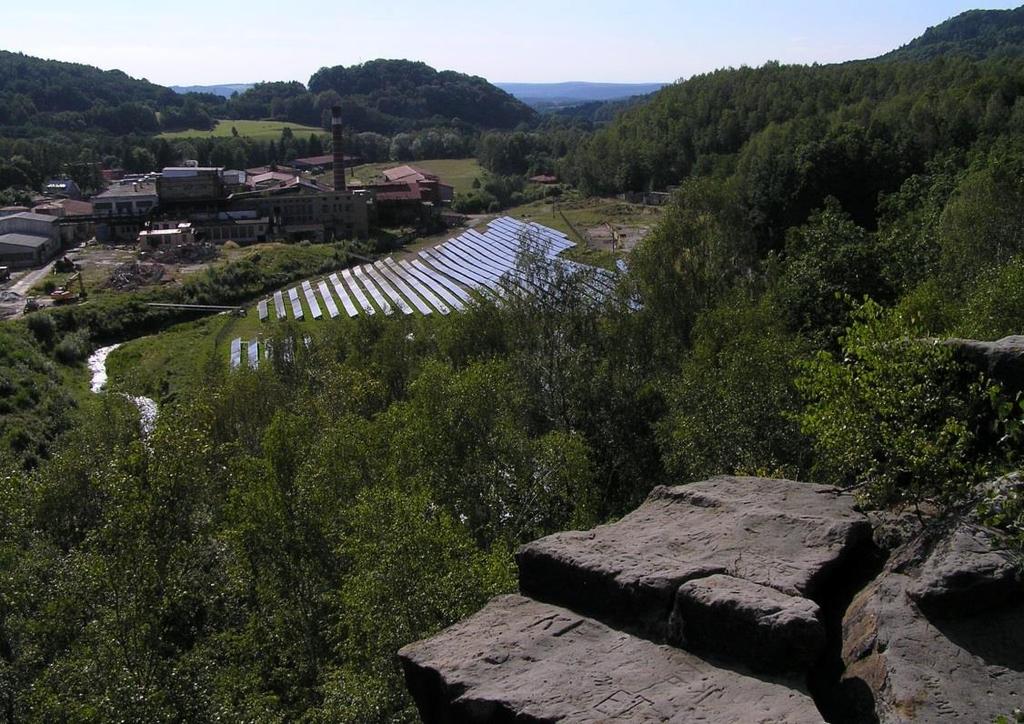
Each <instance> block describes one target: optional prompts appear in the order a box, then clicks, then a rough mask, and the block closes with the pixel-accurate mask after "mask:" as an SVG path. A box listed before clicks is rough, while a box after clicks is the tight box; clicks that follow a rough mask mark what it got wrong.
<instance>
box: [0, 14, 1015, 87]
mask: <svg viewBox="0 0 1024 724" xmlns="http://www.w3.org/2000/svg"><path fill="white" fill-rule="evenodd" d="M1018 2H1020V0H1018ZM1015 5H1016V3H1013V2H1006V3H1000V2H980V1H978V0H967V1H965V2H958V1H956V0H815V1H810V0H764V1H763V2H755V1H749V2H741V1H740V0H646V1H632V2H630V1H629V0H508V1H507V2H492V1H491V0H472V1H469V0H440V1H439V2H424V1H423V0H382V1H375V0H360V1H359V2H355V1H352V0H335V2H331V3H327V2H312V3H299V2H282V1H281V0H275V1H274V2H264V1H263V0H247V1H246V2H235V1H234V0H231V1H220V0H206V2H196V1H194V0H174V1H173V2H171V1H168V0H131V1H129V0H97V1H96V2H88V3H87V2H81V0H76V1H75V2H68V1H65V0H50V1H49V2H46V3H41V2H40V3H29V2H17V3H14V2H12V3H10V6H9V7H5V8H4V17H3V21H2V22H0V48H2V49H5V50H14V51H21V52H24V53H27V54H29V55H36V56H42V57H45V58H55V59H58V60H70V61H77V62H82V63H89V64H91V65H98V66H100V67H101V68H106V69H109V68H120V69H121V70H123V71H125V72H126V73H128V74H129V75H133V76H136V77H144V78H148V79H149V80H151V81H154V82H156V83H161V84H164V85H172V84H181V85H186V84H188V85H190V84H213V83H240V82H251V81H258V80H300V81H302V82H306V81H308V80H309V76H310V75H311V74H312V73H313V72H314V71H315V70H316V69H317V68H320V67H321V66H325V65H351V64H353V63H360V62H363V61H366V60H372V59H374V58H409V59H411V60H422V61H424V62H426V63H428V64H430V65H432V66H434V67H435V68H438V69H451V70H458V71H461V72H464V73H472V74H474V75H481V76H484V77H485V78H488V79H489V80H492V81H533V82H553V81H563V80H590V81H615V82H641V81H670V80H676V79H678V78H682V77H688V76H690V75H693V74H694V73H700V72H702V71H707V70H713V69H715V68H720V67H724V66H738V65H742V64H747V65H760V64H761V63H763V62H764V61H766V60H780V61H782V62H800V63H808V62H813V61H818V62H823V63H825V62H833V61H840V60H850V59H853V58H864V57H870V56H874V55H879V54H881V53H884V52H886V51H888V50H891V49H893V48H895V47H898V46H900V45H902V44H903V43H905V42H907V41H909V40H911V39H912V38H914V37H915V36H917V35H919V34H920V33H921V32H923V31H924V29H925V28H926V27H928V26H929V25H935V24H937V23H939V22H941V21H943V20H945V19H946V18H948V17H950V16H952V15H956V14H957V13H959V12H962V11H964V10H968V9H971V8H1010V7H1014V6H1015Z"/></svg>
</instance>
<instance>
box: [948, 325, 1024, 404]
mask: <svg viewBox="0 0 1024 724" xmlns="http://www.w3.org/2000/svg"><path fill="white" fill-rule="evenodd" d="M945 344H946V345H948V346H950V347H952V348H953V351H954V354H955V355H956V356H957V358H958V359H959V360H960V361H961V362H964V363H966V364H968V365H970V366H972V367H974V368H975V369H977V370H979V371H981V372H984V373H985V374H986V375H987V376H988V377H990V378H991V379H993V380H995V381H996V382H998V383H999V384H1000V385H1002V386H1003V391H1004V392H1006V393H1007V394H1008V395H1009V396H1010V397H1012V396H1013V395H1014V394H1015V393H1017V392H1020V391H1022V390H1024V336H1020V335H1016V336H1012V337H1003V338H1002V339H999V340H996V341H995V342H989V341H980V340H976V339H949V340H946V341H945Z"/></svg>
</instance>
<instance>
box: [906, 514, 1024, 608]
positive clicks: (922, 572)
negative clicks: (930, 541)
mask: <svg viewBox="0 0 1024 724" xmlns="http://www.w3.org/2000/svg"><path fill="white" fill-rule="evenodd" d="M907 593H908V594H909V595H910V597H911V598H912V599H914V601H915V602H916V603H917V604H918V606H920V607H921V608H922V609H925V610H928V611H929V612H932V613H934V614H935V615H939V616H943V615H946V616H949V615H956V614H963V615H970V614H975V613H981V612H983V611H987V610H990V609H993V608H1001V607H1003V606H1005V605H1007V604H1008V603H1012V602H1013V601H1015V600H1020V599H1021V598H1022V597H1024V584H1022V582H1021V568H1020V561H1018V560H1016V559H1015V558H1014V556H1013V555H1012V554H1011V553H1010V551H1009V550H1007V549H1006V548H1004V547H1003V546H1002V545H1001V544H1000V543H999V541H998V539H997V538H996V537H995V536H994V535H993V534H992V533H991V532H990V531H988V530H986V529H984V528H981V527H979V526H974V525H969V524H961V525H958V526H957V527H956V528H955V529H954V530H953V531H952V532H951V533H950V534H948V535H947V536H944V537H943V539H942V540H940V541H939V542H938V543H937V544H936V546H935V548H934V549H933V550H932V551H931V554H930V555H929V556H928V558H927V559H926V560H925V561H924V563H923V564H921V566H920V569H919V570H918V574H917V580H916V581H915V582H914V583H913V584H911V585H910V586H909V588H908V591H907Z"/></svg>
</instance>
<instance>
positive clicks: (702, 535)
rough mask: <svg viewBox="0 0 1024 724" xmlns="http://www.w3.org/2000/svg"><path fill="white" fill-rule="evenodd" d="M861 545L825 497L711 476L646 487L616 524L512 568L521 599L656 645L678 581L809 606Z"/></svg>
mask: <svg viewBox="0 0 1024 724" xmlns="http://www.w3.org/2000/svg"><path fill="white" fill-rule="evenodd" d="M870 539H871V524H870V523H869V522H868V520H867V518H865V517H864V516H863V515H862V514H860V513H858V512H857V511H856V510H855V509H854V501H853V498H852V497H851V496H846V495H841V494H839V492H838V491H837V490H836V489H835V488H830V487H827V486H824V485H811V484H808V483H794V482H791V481H787V480H766V479H762V478H738V477H720V478H715V479H713V480H708V481H704V482H700V483H693V484H691V485H681V486H678V487H674V488H666V487H659V488H655V490H654V491H653V492H652V493H651V494H650V496H649V497H648V499H647V501H646V502H645V503H644V504H643V505H641V506H640V507H639V508H637V509H636V510H635V511H633V512H632V513H630V514H629V515H627V516H625V517H624V518H622V519H621V520H620V521H618V522H616V523H612V524H610V525H603V526H599V527H597V528H595V529H593V530H590V531H584V532H578V531H573V532H568V533H556V534H555V535H551V536H548V537H547V538H541V539H540V540H538V541H534V542H533V543H528V544H526V545H524V546H523V547H522V548H520V550H519V552H518V554H517V555H516V562H517V563H518V564H519V589H520V590H521V591H522V592H523V593H525V594H526V595H529V596H532V597H534V598H537V599H539V600H543V601H549V602H551V603H557V604H560V605H563V606H566V607H568V608H571V609H573V610H576V611H580V612H583V613H587V614H589V615H592V616H596V617H598V618H600V619H602V620H606V621H610V622H613V623H614V624H615V625H616V626H619V627H622V628H626V629H629V630H633V631H637V632H639V633H641V634H642V635H645V636H648V637H651V638H653V639H655V640H659V641H661V640H665V639H666V638H667V634H668V623H669V616H670V615H671V613H672V608H673V603H674V601H675V596H676V591H677V590H678V589H679V587H680V586H681V585H682V584H684V583H686V582H687V581H691V580H694V579H698V578H706V577H708V576H713V575H715V574H726V575H729V576H732V577H733V578H737V579H741V580H744V581H749V582H751V583H756V584H760V585H762V586H766V587H768V588H771V589H774V590H776V591H778V592H780V593H784V594H787V595H789V596H800V597H804V598H811V599H813V598H815V596H816V595H817V594H818V592H819V591H820V589H821V586H822V583H823V582H824V581H826V580H827V579H828V577H829V575H830V574H831V573H832V572H834V571H835V570H836V569H837V568H839V567H840V566H842V564H843V563H844V561H846V560H849V559H851V558H853V557H854V556H855V555H856V552H857V550H858V549H859V548H861V547H863V546H865V545H868V544H869V541H870Z"/></svg>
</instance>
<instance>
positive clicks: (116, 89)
mask: <svg viewBox="0 0 1024 724" xmlns="http://www.w3.org/2000/svg"><path fill="white" fill-rule="evenodd" d="M160 111H167V114H165V118H164V119H163V120H164V122H163V124H161V120H160V118H159V116H158V113H159V112H160ZM183 113H184V114H187V117H182V116H183ZM204 121H205V122H206V123H207V124H209V121H210V119H209V117H208V116H205V114H203V113H202V111H201V109H200V108H198V107H197V106H196V101H195V100H194V98H192V97H191V96H180V95H178V94H176V93H175V92H174V91H172V90H171V89H169V88H164V87H163V86H159V85H156V84H154V83H150V82H149V81H146V80H137V79H135V78H131V77H129V76H127V75H125V74H124V73H123V72H121V71H119V70H106V71H105V70H100V69H99V68H94V67H93V66H90V65H82V64H79V63H64V62H61V61H57V60H43V59H41V58H33V57H31V56H28V55H24V54H22V53H11V52H8V51H0V127H7V128H6V130H5V133H10V132H11V127H19V126H29V127H31V126H40V127H44V128H53V129H57V130H61V131H78V130H84V129H87V128H97V129H101V130H104V131H107V132H110V133H131V132H140V133H147V132H156V131H158V130H160V128H181V127H187V124H190V123H202V122H204ZM182 124H186V126H183V125H182Z"/></svg>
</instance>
